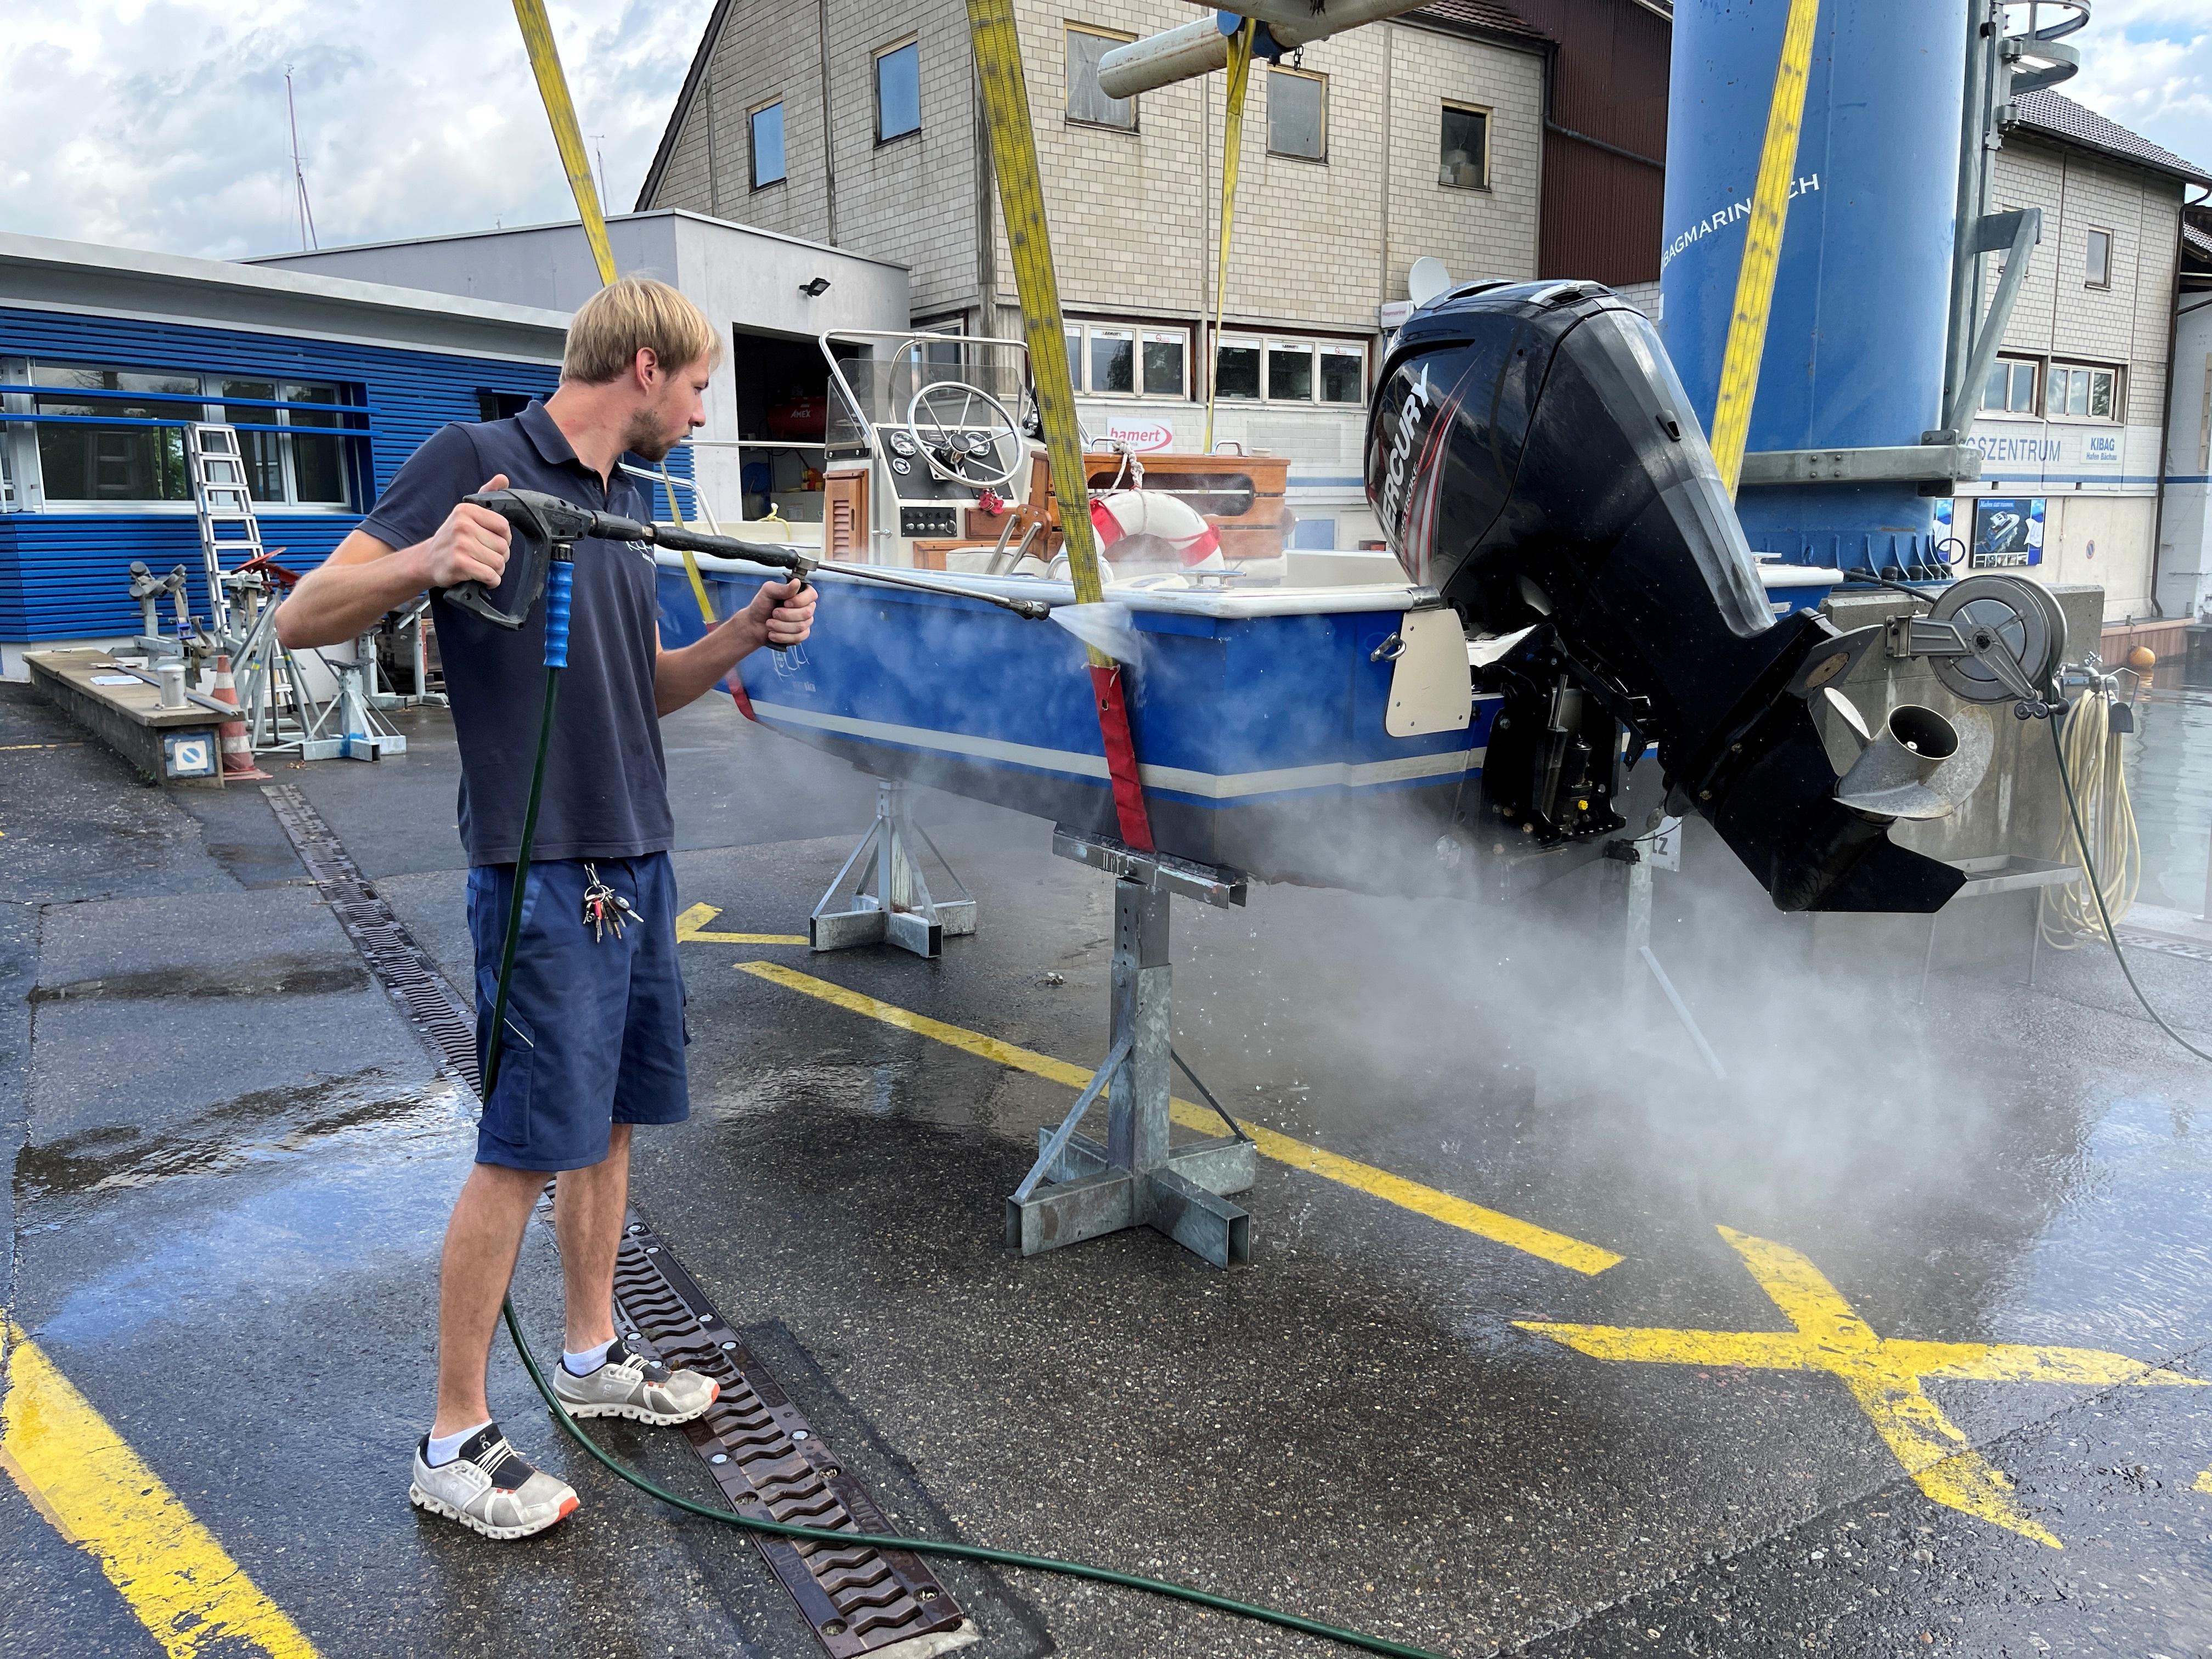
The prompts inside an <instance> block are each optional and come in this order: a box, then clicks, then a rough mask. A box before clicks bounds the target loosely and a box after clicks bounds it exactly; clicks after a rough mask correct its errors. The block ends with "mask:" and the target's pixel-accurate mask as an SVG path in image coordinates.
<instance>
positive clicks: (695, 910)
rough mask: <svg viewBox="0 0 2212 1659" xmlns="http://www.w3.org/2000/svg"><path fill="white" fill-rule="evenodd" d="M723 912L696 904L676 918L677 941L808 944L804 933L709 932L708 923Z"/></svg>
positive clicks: (733, 943) (684, 943) (718, 943)
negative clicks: (707, 929)
mask: <svg viewBox="0 0 2212 1659" xmlns="http://www.w3.org/2000/svg"><path fill="white" fill-rule="evenodd" d="M721 914H722V913H721V912H720V910H717V909H716V908H714V906H713V905H711V904H695V905H693V906H692V907H691V908H690V909H689V910H686V911H685V912H684V914H683V915H680V916H678V917H677V918H676V942H677V943H678V945H689V944H691V943H692V942H693V941H694V940H696V941H697V942H698V943H700V944H702V945H806V944H811V942H812V941H811V940H810V939H808V938H807V937H806V935H805V934H804V933H707V932H705V931H703V930H704V929H705V927H706V926H707V924H708V922H710V921H714V918H715V917H716V916H719V915H721Z"/></svg>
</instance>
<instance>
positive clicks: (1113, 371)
mask: <svg viewBox="0 0 2212 1659" xmlns="http://www.w3.org/2000/svg"><path fill="white" fill-rule="evenodd" d="M1136 389H1137V337H1136V336H1135V335H1134V334H1132V333H1131V332H1130V331H1128V330H1127V329H1126V328H1094V329H1092V330H1091V391H1093V392H1134V391H1135V390H1136Z"/></svg>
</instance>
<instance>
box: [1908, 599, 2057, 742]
mask: <svg viewBox="0 0 2212 1659" xmlns="http://www.w3.org/2000/svg"><path fill="white" fill-rule="evenodd" d="M1889 631H1890V641H1889V653H1890V655H1892V656H1893V657H1925V658H1927V659H1928V665H1929V668H1930V669H1932V670H1933V671H1934V672H1935V675H1936V678H1937V679H1938V680H1939V681H1941V682H1942V685H1943V689H1944V690H1947V691H1948V692H1950V693H1951V694H1952V695H1953V696H1955V697H1959V698H1960V699H1962V700H1964V701H1965V702H2010V703H2012V704H2013V706H2014V707H2013V712H2014V713H2015V714H2017V715H2018V716H2019V717H2020V718H2021V719H2022V720H2032V719H2035V718H2038V717H2039V716H2041V715H2043V714H2044V712H2045V705H2044V702H2043V696H2044V688H2045V687H2046V686H2048V685H2049V684H2051V676H2052V675H2053V674H2055V673H2057V671H2058V665H2059V664H2060V663H2061V662H2062V661H2063V660H2064V659H2065V655H2066V615H2065V613H2064V612H2063V611H2061V610H2060V609H2059V608H2058V601H2057V599H2055V598H2053V597H2052V595H2051V590H2050V589H2048V588H2046V587H2045V586H2042V585H2041V584H2040V583H2037V582H2032V581H2028V580H2026V579H2024V578H2022V577H2019V576H2002V575H1993V574H1983V575H1978V576H1968V577H1966V578H1965V579H1964V580H1960V581H1956V582H1954V583H1952V585H1951V586H1949V587H1948V588H1946V589H1945V590H1944V591H1943V592H1942V594H1941V595H1940V596H1938V597H1937V599H1936V602H1935V607H1934V609H1932V610H1931V611H1929V612H1928V614H1927V615H1926V616H1924V617H1898V618H1896V619H1895V620H1893V622H1892V623H1890V624H1889Z"/></svg>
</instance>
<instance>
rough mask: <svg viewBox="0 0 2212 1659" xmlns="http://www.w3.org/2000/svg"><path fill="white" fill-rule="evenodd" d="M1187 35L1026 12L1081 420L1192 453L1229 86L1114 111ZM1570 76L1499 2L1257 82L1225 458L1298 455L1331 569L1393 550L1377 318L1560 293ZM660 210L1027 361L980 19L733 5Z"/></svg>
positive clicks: (1399, 24)
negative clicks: (1477, 284)
mask: <svg viewBox="0 0 2212 1659" xmlns="http://www.w3.org/2000/svg"><path fill="white" fill-rule="evenodd" d="M1592 3H1611V0H1592ZM1191 15H1192V12H1191V9H1190V8H1189V7H1188V5H1186V4H1182V3H1178V0H1078V3H1073V4H1064V5H1061V4H1047V3H1043V0H1024V3H1023V5H1022V6H1021V8H1020V11H1019V25H1020V31H1021V38H1022V44H1023V49H1024V51H1023V57H1024V74H1025V76H1026V78H1027V82H1028V86H1029V92H1030V102H1031V115H1032V118H1033V123H1034V126H1035V131H1036V138H1037V148H1038V153H1039V160H1040V162H1041V164H1042V168H1043V173H1044V182H1045V189H1046V193H1047V204H1048V213H1049V216H1050V220H1051V224H1052V230H1053V240H1054V252H1055V255H1056V256H1057V260H1058V266H1059V277H1060V295H1061V299H1062V302H1063V305H1064V307H1065V308H1066V313H1067V315H1068V319H1069V322H1070V325H1071V328H1072V330H1073V331H1075V333H1074V337H1073V339H1072V341H1071V349H1073V350H1074V351H1075V353H1076V354H1077V357H1078V367H1079V376H1080V378H1079V382H1078V384H1079V392H1080V394H1081V401H1080V405H1079V406H1080V409H1081V411H1082V414H1083V417H1084V420H1085V424H1086V425H1087V426H1088V427H1089V428H1090V429H1091V430H1092V431H1093V432H1094V433H1105V432H1108V431H1109V430H1112V429H1115V428H1117V427H1119V428H1122V429H1125V430H1136V429H1150V430H1151V431H1152V433H1153V434H1154V435H1158V433H1159V432H1160V430H1161V429H1162V428H1165V429H1167V430H1168V431H1171V432H1172V434H1173V445H1174V447H1176V448H1180V449H1195V448H1196V447H1198V446H1199V443H1200V435H1201V428H1202V425H1203V400H1204V398H1205V396H1206V377H1207V375H1208V374H1209V373H1210V372H1212V367H1213V365H1214V363H1215V362H1216V359H1215V357H1214V354H1213V352H1212V350H1211V349H1209V346H1210V344H1211V343H1212V342H1211V332H1212V316H1213V312H1214V308H1215V304H1216V299H1217V296H1216V295H1215V292H1214V285H1215V251H1216V246H1217V240H1218V235H1219V229H1220V227H1219V213H1218V199H1219V191H1220V166H1221V160H1220V158H1221V151H1222V139H1223V107H1222V100H1223V94H1222V77H1221V76H1218V75H1215V76H1207V77H1205V78H1203V79H1200V80H1196V81H1191V82H1184V83H1182V84H1181V85H1177V86H1171V87H1166V88H1161V89H1159V90H1158V91H1155V92H1149V93H1146V94H1142V95H1141V96H1139V97H1138V98H1135V99H1133V100H1126V101H1121V102H1116V101H1115V100H1106V99H1104V98H1103V95H1102V94H1099V92H1098V90H1097V84H1096V60H1097V53H1098V52H1100V51H1102V50H1105V49H1109V48H1110V47H1111V46H1114V45H1115V44H1118V43H1119V42H1120V41H1122V40H1133V39H1136V38H1138V37H1139V36H1142V35H1146V34H1150V33H1156V32H1158V31H1159V30H1163V29H1166V28H1170V27H1175V26H1176V25H1178V24H1182V23H1185V22H1188V21H1189V20H1190V17H1191ZM1550 49H1551V43H1550V42H1549V41H1548V40H1547V37H1546V36H1545V35H1543V34H1542V33H1540V32H1539V31H1538V30H1537V29H1535V28H1534V27H1531V26H1530V25H1529V24H1528V23H1527V22H1525V21H1522V19H1521V18H1520V17H1519V16H1517V15H1515V14H1514V13H1513V12H1510V11H1509V10H1507V9H1504V7H1503V6H1502V5H1497V4H1492V3H1487V0H1439V3H1437V4H1436V5H1433V6H1431V7H1429V8H1426V9H1423V10H1422V11H1419V12H1416V13H1413V14H1411V15H1408V16H1407V17H1404V18H1401V19H1400V20H1398V21H1395V22H1391V23H1386V24H1377V25H1371V26H1369V27H1362V28H1358V29H1352V30H1350V31H1347V32H1346V33H1344V34H1341V35H1339V36H1337V37H1335V38H1334V39H1331V40H1325V41H1322V42H1317V43H1316V44H1314V45H1312V46H1309V47H1307V48H1306V49H1305V51H1304V53H1303V56H1302V58H1300V59H1299V60H1298V61H1297V62H1296V63H1292V62H1290V61H1286V62H1285V63H1284V64H1280V65H1278V66H1275V67H1274V68H1273V69H1268V68H1267V67H1266V66H1264V65H1260V66H1255V72H1254V76H1253V87H1252V92H1251V95H1250V99H1249V103H1248V106H1247V109H1246V112H1245V128H1244V134H1243V167H1242V169H1241V173H1240V178H1239V184H1238V188H1237V203H1236V221H1235V234H1234V236H1233V238H1232V242H1231V258H1230V262H1229V269H1228V276H1227V280H1226V283H1225V285H1224V288H1225V292H1224V294H1223V295H1221V296H1219V297H1220V300H1221V304H1222V309H1223V312H1224V324H1223V328H1222V331H1221V334H1222V337H1221V342H1220V343H1221V344H1222V345H1223V346H1224V347H1225V348H1226V355H1225V356H1224V357H1223V358H1222V359H1221V360H1220V362H1222V363H1223V365H1224V366H1225V373H1224V375H1223V380H1222V385H1221V389H1220V398H1219V413H1218V416H1217V420H1216V426H1215V437H1216V440H1217V441H1218V442H1219V441H1232V442H1241V443H1243V444H1245V445H1247V446H1249V447H1252V448H1255V449H1266V450H1270V451H1273V453H1278V454H1287V455H1288V456H1289V457H1290V458H1291V506H1292V507H1293V510H1294V511H1295V512H1296V513H1297V516H1298V518H1299V520H1300V521H1301V526H1302V528H1301V532H1300V535H1301V538H1302V539H1303V540H1304V541H1305V542H1307V543H1308V544H1316V545H1330V544H1336V545H1342V546H1350V545H1352V544H1354V543H1355V542H1356V541H1358V540H1359V539H1361V538H1367V537H1371V536H1372V535H1373V534H1374V533H1375V529H1374V525H1373V521H1372V519H1371V517H1370V515H1369V513H1367V510H1366V507H1365V502H1364V495H1363V493H1362V490H1361V488H1360V481H1359V459H1358V458H1359V442H1360V434H1361V428H1362V423H1363V421H1364V410H1365V403H1366V396H1367V389H1368V386H1369V384H1370V380H1371V378H1372V375H1373V374H1374V371H1375V369H1376V366H1377V363H1378V362H1379V356H1380V351H1379V347H1380V344H1381V337H1380V330H1379V325H1378V317H1377V313H1378V309H1379V308H1380V307H1382V306H1383V305H1384V304H1385V303H1387V302H1389V301H1398V300H1402V299H1404V298H1405V297H1406V274H1407V269H1408V267H1410V266H1411V265H1412V264H1413V261H1414V260H1415V259H1417V258H1422V257H1424V256H1428V257H1431V258H1439V259H1441V260H1443V263H1444V264H1445V265H1446V267H1447V268H1448V269H1449V271H1450V273H1451V275H1452V276H1453V278H1454V279H1455V280H1457V281H1468V280H1472V279H1474V278H1476V277H1482V276H1504V277H1509V278H1528V277H1533V276H1537V275H1538V274H1539V273H1540V262H1539V260H1540V256H1539V234H1540V232H1539V226H1540V215H1541V201H1542V192H1543V182H1544V180H1543V169H1544V156H1545V142H1546V129H1545V84H1546V75H1547V62H1548V53H1549V52H1550ZM825 59H826V64H827V69H826V73H825V69H824V64H825ZM639 207H640V209H641V210H647V209H653V208H678V209H684V210H690V211H692V212H696V213H702V214H708V215H712V216H715V217H718V218H724V219H729V220H733V221H737V222H743V223H747V224H755V225H759V226H762V227H763V228H769V229H772V230H775V231H780V232H782V233H784V234H789V235H794V236H799V237H804V238H806V239H809V240H816V241H823V242H829V243H834V244H835V245H836V246H841V247H844V248H849V249H851V250H853V251H854V252H858V253H862V254H866V255H869V256H871V257H873V258H881V259H887V260H891V261H895V262H896V263H898V264H903V265H905V266H907V267H908V269H909V270H910V271H911V272H912V280H913V287H912V304H913V320H914V322H915V323H916V324H918V325H944V326H947V327H951V326H956V325H957V326H958V327H960V328H963V329H965V330H966V331H971V332H979V333H985V334H991V335H995V336H998V337H1008V338H1012V337H1018V336H1019V334H1020V318H1019V310H1018V302H1017V299H1016V295H1015V285H1014V280H1013V276H1012V266H1011V264H1010V262H1009V259H1008V256H1007V252H1006V242H1005V235H1004V231H1003V228H1002V226H1001V224H1000V215H999V212H998V204H997V199H996V192H995V186H994V183H993V181H992V179H991V175H990V168H989V165H988V153H987V143H986V141H985V139H984V138H983V137H982V133H981V103H980V98H979V94H978V90H977V86H976V81H975V73H974V60H973V55H972V52H971V51H970V48H969V36H968V22H967V14H966V9H965V7H964V6H963V4H961V3H960V0H902V3H896V4H893V3H889V0H816V3H815V4H812V5H806V6H788V5H786V6H775V5H770V4H768V3H765V0H722V3H721V4H720V5H718V6H717V8H716V9H715V11H714V15H713V16H712V18H711V19H710V21H709V22H708V27H707V29H706V31H705V33H704V36H703V38H702V41H701V45H700V48H699V51H698V53H697V56H696V58H695V60H694V63H693V64H692V67H691V70H690V76H689V77H688V78H687V80H686V82H685V84H684V91H683V94H681V96H680V98H679V100H678V105H677V107H676V109H675V112H673V114H672V116H671V119H670V122H669V125H668V129H667V132H666V134H665V137H664V138H663V141H662V143H661V146H660V149H659V154H658V155H657V156H656V157H655V160H654V161H653V167H652V168H651V170H650V172H649V173H647V179H646V182H645V185H644V188H643V191H641V195H640V197H639ZM738 348H739V351H740V353H742V352H743V351H744V349H745V342H744V340H743V339H742V338H741V339H740V340H739V342H738Z"/></svg>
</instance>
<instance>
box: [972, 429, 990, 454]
mask: <svg viewBox="0 0 2212 1659" xmlns="http://www.w3.org/2000/svg"><path fill="white" fill-rule="evenodd" d="M968 453H969V454H970V455H988V454H989V453H991V435H990V434H989V433H987V432H971V433H969V435H968Z"/></svg>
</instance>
